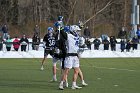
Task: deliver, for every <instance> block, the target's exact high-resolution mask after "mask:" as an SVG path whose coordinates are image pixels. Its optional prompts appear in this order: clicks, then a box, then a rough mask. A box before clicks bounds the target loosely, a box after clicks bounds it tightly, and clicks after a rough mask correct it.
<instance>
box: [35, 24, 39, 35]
mask: <svg viewBox="0 0 140 93" xmlns="http://www.w3.org/2000/svg"><path fill="white" fill-rule="evenodd" d="M34 34H38V35H39V36H40V28H39V26H38V25H35V28H34Z"/></svg>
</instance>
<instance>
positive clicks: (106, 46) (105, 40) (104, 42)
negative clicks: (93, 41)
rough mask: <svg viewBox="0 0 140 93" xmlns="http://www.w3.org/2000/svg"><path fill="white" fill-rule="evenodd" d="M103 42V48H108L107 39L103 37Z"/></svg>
mask: <svg viewBox="0 0 140 93" xmlns="http://www.w3.org/2000/svg"><path fill="white" fill-rule="evenodd" d="M103 44H104V50H109V41H108V40H107V38H105V39H104V41H103Z"/></svg>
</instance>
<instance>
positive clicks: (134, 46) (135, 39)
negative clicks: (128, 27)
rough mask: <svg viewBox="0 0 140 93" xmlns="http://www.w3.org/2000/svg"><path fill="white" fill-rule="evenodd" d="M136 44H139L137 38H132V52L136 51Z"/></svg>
mask: <svg viewBox="0 0 140 93" xmlns="http://www.w3.org/2000/svg"><path fill="white" fill-rule="evenodd" d="M138 43H139V39H138V38H137V36H135V37H133V38H132V48H133V50H137V48H138Z"/></svg>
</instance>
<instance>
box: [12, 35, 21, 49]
mask: <svg viewBox="0 0 140 93" xmlns="http://www.w3.org/2000/svg"><path fill="white" fill-rule="evenodd" d="M19 46H20V43H19V40H18V38H17V37H15V39H14V41H13V47H14V49H15V51H18V49H19Z"/></svg>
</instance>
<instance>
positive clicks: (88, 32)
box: [84, 26, 90, 38]
mask: <svg viewBox="0 0 140 93" xmlns="http://www.w3.org/2000/svg"><path fill="white" fill-rule="evenodd" d="M84 37H85V38H90V30H89V28H88V26H87V27H86V28H85V29H84Z"/></svg>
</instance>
